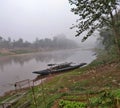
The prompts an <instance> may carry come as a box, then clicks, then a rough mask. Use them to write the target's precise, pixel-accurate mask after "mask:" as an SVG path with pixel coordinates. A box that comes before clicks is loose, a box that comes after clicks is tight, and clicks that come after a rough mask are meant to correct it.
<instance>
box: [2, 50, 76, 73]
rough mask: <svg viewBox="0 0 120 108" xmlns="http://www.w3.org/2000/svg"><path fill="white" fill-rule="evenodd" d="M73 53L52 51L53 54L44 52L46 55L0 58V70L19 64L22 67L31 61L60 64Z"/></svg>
mask: <svg viewBox="0 0 120 108" xmlns="http://www.w3.org/2000/svg"><path fill="white" fill-rule="evenodd" d="M74 53H75V52H69V51H66V52H64V51H63V52H62V53H61V51H54V52H46V53H37V54H29V55H20V56H9V57H2V58H0V69H1V71H4V67H5V66H6V65H12V64H19V65H20V66H24V64H26V63H28V62H30V61H31V60H33V59H34V60H35V61H36V62H37V63H38V62H46V63H47V62H50V61H54V62H62V61H65V60H66V59H67V58H68V57H70V56H72V55H74Z"/></svg>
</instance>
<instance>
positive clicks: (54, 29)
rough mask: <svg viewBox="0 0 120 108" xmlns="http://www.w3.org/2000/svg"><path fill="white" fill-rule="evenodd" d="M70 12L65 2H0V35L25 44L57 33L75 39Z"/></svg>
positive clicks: (47, 0) (7, 0) (73, 20)
mask: <svg viewBox="0 0 120 108" xmlns="http://www.w3.org/2000/svg"><path fill="white" fill-rule="evenodd" d="M70 9H71V6H70V4H69V2H68V0H0V36H2V37H4V38H8V37H11V38H12V39H15V40H17V39H19V38H23V39H24V40H28V41H34V40H35V39H36V37H38V38H39V39H41V38H46V37H48V38H51V37H53V36H56V35H59V34H65V35H66V36H67V37H71V38H75V37H74V35H75V30H71V29H69V28H70V27H71V26H72V24H74V23H75V21H76V19H77V16H75V15H74V14H73V13H72V12H71V11H70ZM77 39H78V38H77ZM91 41H92V40H91Z"/></svg>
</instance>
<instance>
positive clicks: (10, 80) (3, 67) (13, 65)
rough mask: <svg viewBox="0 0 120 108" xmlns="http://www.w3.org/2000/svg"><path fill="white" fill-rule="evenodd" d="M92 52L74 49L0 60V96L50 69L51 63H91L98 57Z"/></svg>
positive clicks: (8, 57)
mask: <svg viewBox="0 0 120 108" xmlns="http://www.w3.org/2000/svg"><path fill="white" fill-rule="evenodd" d="M93 55H94V52H93V51H92V50H85V49H72V50H61V51H51V52H41V53H35V54H23V55H15V56H7V57H2V58H0V95H3V94H4V93H5V92H6V91H9V90H12V89H14V84H15V82H18V81H21V80H25V79H30V80H32V79H34V78H35V77H36V76H37V75H36V74H33V73H32V72H33V71H36V70H42V69H45V68H48V66H47V64H49V63H64V62H73V63H76V64H79V63H82V62H85V63H90V62H91V61H93V60H94V59H95V58H96V57H95V56H93Z"/></svg>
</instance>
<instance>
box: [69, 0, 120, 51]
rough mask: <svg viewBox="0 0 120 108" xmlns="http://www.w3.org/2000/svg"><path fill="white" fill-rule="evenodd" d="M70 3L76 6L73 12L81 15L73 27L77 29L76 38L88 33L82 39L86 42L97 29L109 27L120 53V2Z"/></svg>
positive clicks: (72, 0) (75, 0)
mask: <svg viewBox="0 0 120 108" xmlns="http://www.w3.org/2000/svg"><path fill="white" fill-rule="evenodd" d="M69 2H70V3H71V4H72V5H74V7H73V8H72V9H71V11H72V12H74V14H77V15H79V19H78V20H77V24H75V25H73V27H72V28H74V27H76V28H77V30H76V32H77V34H76V36H79V35H80V34H82V33H83V32H85V31H87V34H86V36H84V38H83V39H82V41H85V40H86V39H87V38H88V37H89V36H91V35H92V33H93V32H94V31H95V30H96V29H98V28H102V27H105V26H109V27H110V28H111V30H112V31H113V33H114V36H115V41H116V45H117V47H118V51H119V53H120V31H119V29H120V24H119V23H120V20H119V15H118V13H119V7H120V3H119V2H120V0H69ZM118 26H119V27H118Z"/></svg>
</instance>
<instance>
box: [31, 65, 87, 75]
mask: <svg viewBox="0 0 120 108" xmlns="http://www.w3.org/2000/svg"><path fill="white" fill-rule="evenodd" d="M86 64H87V63H81V64H78V65H74V66H71V65H70V64H69V65H67V64H66V65H65V66H64V65H61V67H60V65H59V66H57V67H56V66H55V67H52V68H49V69H45V70H41V71H34V72H33V73H35V74H39V75H41V76H43V75H49V74H55V73H59V72H64V71H69V70H73V69H76V68H79V67H82V66H84V65H86Z"/></svg>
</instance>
